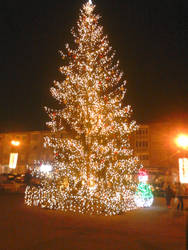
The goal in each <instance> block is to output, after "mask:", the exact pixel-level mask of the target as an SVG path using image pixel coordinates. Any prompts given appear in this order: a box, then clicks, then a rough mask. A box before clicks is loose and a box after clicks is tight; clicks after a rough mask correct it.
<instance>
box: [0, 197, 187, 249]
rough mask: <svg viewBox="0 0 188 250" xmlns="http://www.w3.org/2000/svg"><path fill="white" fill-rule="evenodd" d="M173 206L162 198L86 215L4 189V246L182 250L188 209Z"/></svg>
mask: <svg viewBox="0 0 188 250" xmlns="http://www.w3.org/2000/svg"><path fill="white" fill-rule="evenodd" d="M172 205H173V206H172V208H171V209H168V208H166V206H165V200H164V198H155V201H154V204H153V206H152V207H151V208H144V209H138V210H135V211H130V212H127V213H125V214H122V215H117V216H111V217H110V216H109V217H108V216H84V215H73V214H65V213H63V212H61V211H54V210H47V209H41V208H38V207H34V208H33V207H27V206H25V205H24V197H23V194H11V193H0V249H1V250H15V249H19V250H33V249H36V250H56V249H57V250H58V249H63V250H64V249H65V250H68V249H72V250H80V249H84V250H93V249H94V250H119V249H127V250H129V249H130V250H132V249H134V250H139V249H143V250H145V249H146V250H147V249H148V250H157V249H166V250H181V249H183V250H184V249H186V243H185V242H186V236H185V235H186V233H185V231H186V218H187V214H188V211H187V209H185V210H184V211H183V212H181V211H179V212H178V211H176V209H175V204H174V201H173V202H172ZM186 207H187V208H188V200H185V208H186Z"/></svg>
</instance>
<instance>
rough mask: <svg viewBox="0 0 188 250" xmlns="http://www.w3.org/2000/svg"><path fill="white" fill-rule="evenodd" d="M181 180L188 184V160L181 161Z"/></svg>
mask: <svg viewBox="0 0 188 250" xmlns="http://www.w3.org/2000/svg"><path fill="white" fill-rule="evenodd" d="M179 178H180V182H181V183H188V158H180V159H179Z"/></svg>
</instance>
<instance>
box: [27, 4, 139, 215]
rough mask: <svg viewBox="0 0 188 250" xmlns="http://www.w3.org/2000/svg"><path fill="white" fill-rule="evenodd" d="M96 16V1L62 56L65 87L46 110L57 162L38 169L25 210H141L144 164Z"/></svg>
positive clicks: (56, 89)
mask: <svg viewBox="0 0 188 250" xmlns="http://www.w3.org/2000/svg"><path fill="white" fill-rule="evenodd" d="M94 9H95V6H94V5H93V3H92V2H91V0H90V1H88V2H87V3H86V4H84V5H83V8H82V9H81V13H80V16H79V20H78V23H77V28H76V29H72V34H73V37H74V41H75V44H74V46H73V48H71V47H70V46H69V45H68V44H67V45H66V53H63V52H60V53H61V56H62V59H63V61H64V65H63V66H62V67H60V71H61V73H62V75H63V80H62V81H61V82H59V81H54V84H53V87H52V88H51V94H52V96H53V97H54V98H55V99H56V100H57V101H58V102H59V104H60V108H58V109H50V108H46V111H47V113H48V114H49V117H50V122H48V124H47V125H48V126H49V127H50V129H51V135H50V136H49V137H46V138H45V146H46V147H50V148H52V149H53V152H54V161H53V162H51V166H52V169H51V168H49V166H48V168H47V169H48V170H49V169H50V170H49V171H48V170H47V171H41V170H42V169H43V170H44V169H45V167H44V165H42V168H41V167H39V168H35V169H34V171H33V176H35V177H37V178H39V179H40V183H41V184H40V186H38V187H36V186H35V187H34V186H28V187H27V189H26V193H25V202H26V204H27V205H38V206H41V207H46V208H50V209H60V210H63V211H74V212H80V213H89V214H105V215H112V214H119V213H120V212H124V211H127V210H132V209H135V208H136V204H135V201H134V194H135V191H136V187H137V181H136V177H135V176H136V175H137V173H138V169H139V162H138V160H137V158H136V157H134V156H133V150H132V149H131V146H130V136H131V133H132V132H133V131H135V130H136V129H137V125H136V122H135V121H132V120H131V118H130V117H131V112H132V110H131V107H130V106H129V105H125V104H124V103H125V92H126V89H125V84H126V82H125V81H124V80H123V73H122V72H121V71H120V69H119V61H116V60H115V52H114V51H112V48H111V47H110V45H109V41H108V37H107V36H106V35H104V34H103V28H102V26H100V25H99V23H98V22H99V18H100V17H99V15H97V14H95V13H94Z"/></svg>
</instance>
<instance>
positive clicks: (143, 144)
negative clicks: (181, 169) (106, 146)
mask: <svg viewBox="0 0 188 250" xmlns="http://www.w3.org/2000/svg"><path fill="white" fill-rule="evenodd" d="M187 131H188V128H186V126H184V125H182V124H178V123H177V124H175V123H169V122H161V123H151V124H147V125H146V124H143V125H140V126H139V129H138V130H137V131H136V132H135V133H134V134H133V136H132V139H131V144H132V147H133V150H134V154H135V155H136V156H138V157H139V159H140V161H141V162H142V164H143V166H144V168H146V169H147V170H148V172H149V173H150V174H151V175H152V174H162V175H164V176H166V177H167V178H173V179H175V181H177V175H178V159H179V158H180V157H181V154H182V152H181V151H180V150H179V149H178V148H177V145H176V144H175V138H176V136H177V135H178V134H180V133H186V132H187ZM49 133H50V132H49V131H30V132H18V133H2V134H0V173H2V172H8V171H10V169H9V160H10V154H11V153H18V161H17V167H16V169H14V172H17V173H22V172H25V171H26V169H27V166H33V165H34V162H35V161H44V162H48V161H50V160H52V158H53V154H52V152H51V151H50V150H49V149H46V148H44V147H43V143H44V137H45V136H46V135H48V134H49ZM61 136H62V135H61ZM64 136H65V134H64ZM12 140H15V141H19V142H20V144H19V146H17V147H15V146H14V145H12V144H11V142H12ZM183 153H184V154H185V152H183ZM11 171H12V170H11Z"/></svg>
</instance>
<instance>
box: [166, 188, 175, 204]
mask: <svg viewBox="0 0 188 250" xmlns="http://www.w3.org/2000/svg"><path fill="white" fill-rule="evenodd" d="M173 196H174V191H173V190H172V188H171V187H170V185H169V184H168V186H167V187H166V189H165V198H166V205H167V207H168V208H170V207H171V206H170V203H171V199H172V197H173Z"/></svg>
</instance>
